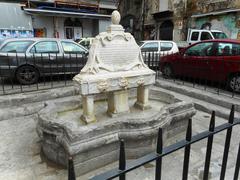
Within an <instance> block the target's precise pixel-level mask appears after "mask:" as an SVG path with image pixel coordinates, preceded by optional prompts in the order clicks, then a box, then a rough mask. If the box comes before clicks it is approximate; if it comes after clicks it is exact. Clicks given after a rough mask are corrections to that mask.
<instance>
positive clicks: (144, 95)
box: [134, 86, 151, 110]
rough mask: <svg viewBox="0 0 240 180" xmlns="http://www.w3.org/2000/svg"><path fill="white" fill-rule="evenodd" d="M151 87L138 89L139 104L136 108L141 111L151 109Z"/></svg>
mask: <svg viewBox="0 0 240 180" xmlns="http://www.w3.org/2000/svg"><path fill="white" fill-rule="evenodd" d="M148 96H149V87H148V86H138V88H137V102H136V103H135V105H134V106H135V107H136V108H138V109H141V110H146V109H149V108H151V107H150V105H149V102H148V98H149V97H148Z"/></svg>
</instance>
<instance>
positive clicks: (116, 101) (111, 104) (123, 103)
mask: <svg viewBox="0 0 240 180" xmlns="http://www.w3.org/2000/svg"><path fill="white" fill-rule="evenodd" d="M126 112H129V105H128V91H127V90H121V91H115V92H110V93H109V94H108V112H107V113H108V114H109V115H110V116H111V117H114V116H117V115H118V114H122V113H126Z"/></svg>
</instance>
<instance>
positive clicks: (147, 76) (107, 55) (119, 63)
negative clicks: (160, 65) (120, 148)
mask: <svg viewBox="0 0 240 180" xmlns="http://www.w3.org/2000/svg"><path fill="white" fill-rule="evenodd" d="M119 22H120V14H119V12H118V11H114V12H113V13H112V24H111V25H110V26H109V27H108V29H107V32H102V33H100V34H99V35H97V36H96V38H95V39H94V41H93V44H92V45H91V48H90V51H89V56H88V60H87V63H86V65H85V66H84V68H83V69H82V70H81V72H80V73H79V74H78V75H76V76H75V77H74V78H73V80H74V81H75V84H76V87H78V88H79V90H80V94H81V95H82V97H83V99H84V100H85V101H83V108H84V111H83V115H82V119H83V120H84V121H85V123H92V122H95V121H98V118H97V117H96V116H95V115H94V107H93V106H94V104H93V103H92V101H91V100H92V96H93V95H96V94H101V93H107V94H108V114H109V115H110V116H117V115H120V114H123V113H126V112H128V110H129V107H128V94H126V93H125V92H126V90H127V89H132V88H138V94H137V96H138V98H137V103H136V107H137V108H140V109H142V110H144V109H146V108H147V107H149V105H148V88H149V85H152V84H154V83H155V72H154V71H152V70H151V69H149V68H148V67H147V65H146V64H144V62H143V58H142V53H141V50H140V48H139V46H138V45H137V43H136V41H135V39H134V37H133V36H132V35H131V34H130V33H125V32H124V29H123V27H122V26H121V25H119V24H118V23H119ZM88 96H90V97H88Z"/></svg>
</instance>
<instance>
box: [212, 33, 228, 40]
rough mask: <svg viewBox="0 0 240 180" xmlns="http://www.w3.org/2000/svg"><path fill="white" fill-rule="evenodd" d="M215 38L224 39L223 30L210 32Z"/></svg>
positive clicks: (225, 36)
mask: <svg viewBox="0 0 240 180" xmlns="http://www.w3.org/2000/svg"><path fill="white" fill-rule="evenodd" d="M212 34H213V36H214V38H215V39H226V38H227V35H226V34H225V33H223V32H212Z"/></svg>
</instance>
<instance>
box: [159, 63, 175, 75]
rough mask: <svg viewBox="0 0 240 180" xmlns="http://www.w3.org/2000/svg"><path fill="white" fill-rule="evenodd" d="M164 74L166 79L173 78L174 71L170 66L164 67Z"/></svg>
mask: <svg viewBox="0 0 240 180" xmlns="http://www.w3.org/2000/svg"><path fill="white" fill-rule="evenodd" d="M162 74H163V76H164V77H166V78H170V77H172V76H173V70H172V67H171V65H169V64H166V65H164V66H163V69H162Z"/></svg>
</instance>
